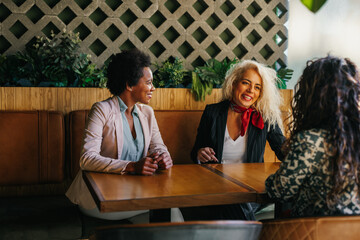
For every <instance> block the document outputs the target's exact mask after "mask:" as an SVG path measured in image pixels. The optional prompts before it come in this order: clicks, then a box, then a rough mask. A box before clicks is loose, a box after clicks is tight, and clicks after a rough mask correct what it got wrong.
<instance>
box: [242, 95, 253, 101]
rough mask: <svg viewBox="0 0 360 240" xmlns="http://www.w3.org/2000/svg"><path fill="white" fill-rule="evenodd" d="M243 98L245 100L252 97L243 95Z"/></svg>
mask: <svg viewBox="0 0 360 240" xmlns="http://www.w3.org/2000/svg"><path fill="white" fill-rule="evenodd" d="M243 98H245V99H246V100H251V99H252V97H249V96H246V95H243Z"/></svg>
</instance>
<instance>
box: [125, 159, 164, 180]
mask: <svg viewBox="0 0 360 240" xmlns="http://www.w3.org/2000/svg"><path fill="white" fill-rule="evenodd" d="M126 169H127V170H128V171H129V172H135V173H136V174H141V175H147V176H150V175H153V174H154V173H155V171H156V170H157V169H158V163H157V161H156V160H154V159H152V158H151V157H144V158H142V159H140V160H139V161H138V162H130V163H129V164H128V166H127V167H126Z"/></svg>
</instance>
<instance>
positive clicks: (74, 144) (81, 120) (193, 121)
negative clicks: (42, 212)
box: [66, 110, 202, 178]
mask: <svg viewBox="0 0 360 240" xmlns="http://www.w3.org/2000/svg"><path fill="white" fill-rule="evenodd" d="M88 113H89V110H77V111H72V112H70V113H69V115H68V116H67V119H66V122H67V145H68V150H67V154H66V155H67V159H68V160H69V164H70V177H71V178H74V177H75V176H76V173H77V172H78V171H79V168H80V167H79V159H80V152H81V145H82V140H83V134H84V129H85V122H86V119H87V117H88ZM201 115H202V111H175V110H174V111H170V110H168V111H155V117H156V120H157V122H158V125H159V129H160V132H161V136H162V138H163V140H164V143H165V145H166V146H167V147H168V149H169V152H170V154H171V157H172V158H173V160H174V163H175V164H181V163H192V161H191V159H190V151H191V148H192V146H193V145H194V142H195V137H196V130H197V127H198V125H199V122H200V118H201Z"/></svg>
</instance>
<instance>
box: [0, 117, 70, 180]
mask: <svg viewBox="0 0 360 240" xmlns="http://www.w3.org/2000/svg"><path fill="white" fill-rule="evenodd" d="M0 129H1V134H0V165H1V168H0V176H1V178H0V185H1V186H6V185H28V184H43V183H60V182H62V181H63V180H64V159H65V158H64V156H65V129H64V118H63V114H62V113H61V112H56V111H0Z"/></svg>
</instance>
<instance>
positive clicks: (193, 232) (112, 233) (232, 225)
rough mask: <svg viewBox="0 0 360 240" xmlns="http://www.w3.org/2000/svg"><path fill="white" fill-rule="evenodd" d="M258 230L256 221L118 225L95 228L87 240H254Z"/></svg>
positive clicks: (259, 223) (258, 224) (258, 223)
mask: <svg viewBox="0 0 360 240" xmlns="http://www.w3.org/2000/svg"><path fill="white" fill-rule="evenodd" d="M261 227H262V224H261V222H257V221H194V222H181V223H175V222H173V223H150V224H135V225H118V226H111V227H104V228H98V229H96V230H95V234H94V235H93V236H92V237H91V238H90V239H96V240H107V239H109V240H110V239H111V240H113V239H118V240H121V239H127V240H135V239H136V240H137V239H147V240H162V239H164V240H165V239H166V240H169V239H171V240H176V239H179V240H180V239H181V240H183V239H193V240H209V239H223V240H226V239H230V240H256V239H258V238H259V234H260V231H261Z"/></svg>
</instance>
